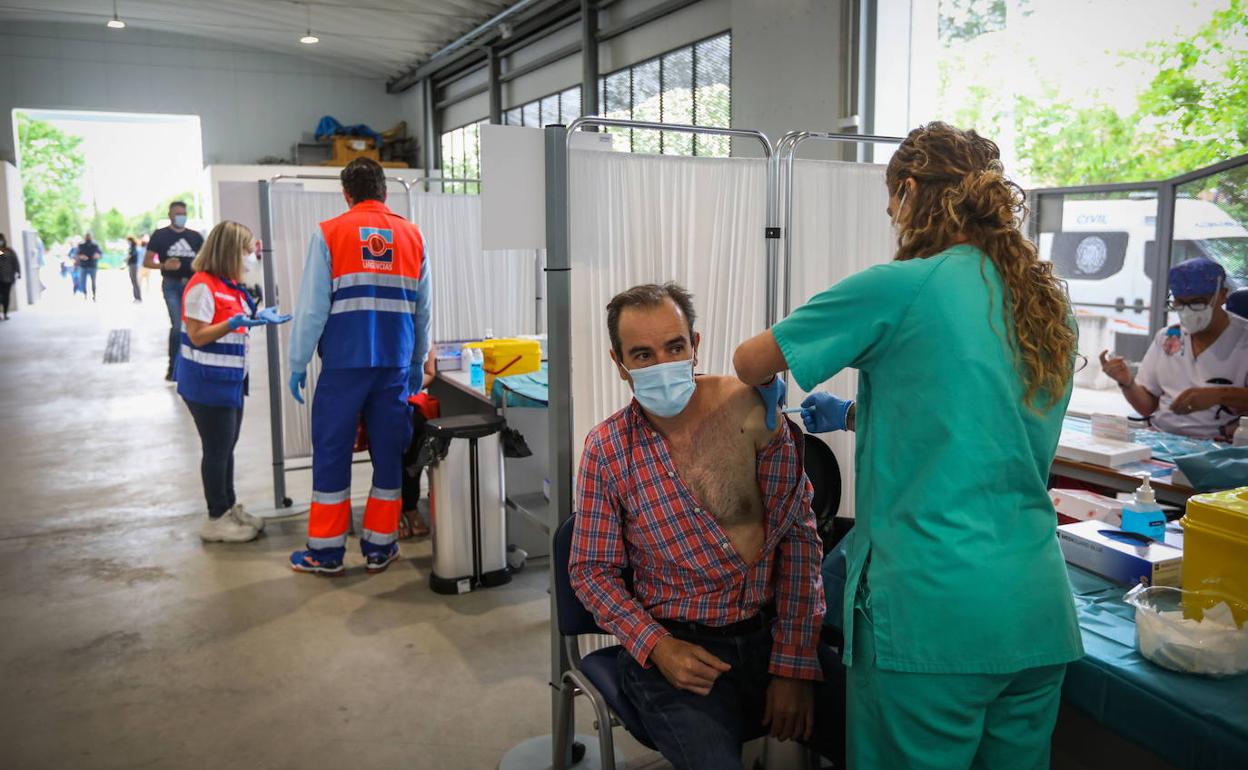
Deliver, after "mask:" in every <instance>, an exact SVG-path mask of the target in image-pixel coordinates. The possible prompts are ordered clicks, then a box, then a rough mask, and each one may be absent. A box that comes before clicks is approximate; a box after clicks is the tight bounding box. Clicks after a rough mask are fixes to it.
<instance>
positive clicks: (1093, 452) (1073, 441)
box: [1057, 430, 1153, 468]
mask: <svg viewBox="0 0 1248 770" xmlns="http://www.w3.org/2000/svg"><path fill="white" fill-rule="evenodd" d="M1057 456H1058V457H1060V458H1062V459H1063V460H1073V461H1075V462H1081V463H1092V464H1094V465H1103V466H1105V467H1107V468H1117V467H1119V466H1122V465H1129V464H1131V463H1137V462H1142V461H1144V460H1148V459H1150V458H1152V456H1153V450H1152V447H1148V446H1145V445H1143V444H1132V443H1129V442H1126V441H1114V440H1113V439H1107V438H1096V437H1094V436H1089V435H1088V434H1086V433H1076V432H1074V431H1066V430H1064V431H1062V436H1061V438H1060V439H1058V441H1057Z"/></svg>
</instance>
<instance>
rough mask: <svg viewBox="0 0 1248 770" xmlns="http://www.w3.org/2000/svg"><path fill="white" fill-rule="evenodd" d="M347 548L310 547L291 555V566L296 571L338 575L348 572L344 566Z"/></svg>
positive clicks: (331, 575)
mask: <svg viewBox="0 0 1248 770" xmlns="http://www.w3.org/2000/svg"><path fill="white" fill-rule="evenodd" d="M345 553H346V549H345V548H309V549H308V550H306V551H295V552H294V553H292V554H291V555H290V568H291V569H293V570H294V571H295V572H307V573H310V574H313V575H328V576H330V577H337V576H339V575H343V574H345V573H346V568H345V567H343V566H342V557H343V555H344V554H345Z"/></svg>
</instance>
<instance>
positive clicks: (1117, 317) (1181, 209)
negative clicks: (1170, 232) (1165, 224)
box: [1039, 197, 1248, 369]
mask: <svg viewBox="0 0 1248 770" xmlns="http://www.w3.org/2000/svg"><path fill="white" fill-rule="evenodd" d="M1174 213H1175V217H1174V249H1173V254H1172V259H1173V261H1174V262H1175V263H1177V262H1181V261H1182V260H1185V259H1189V258H1191V257H1196V256H1206V257H1211V258H1213V259H1216V260H1217V261H1218V262H1220V263H1221V264H1222V265H1223V266H1225V267H1226V268H1227V273H1228V276H1229V283H1230V287H1229V288H1231V289H1232V290H1234V289H1236V288H1240V287H1242V286H1243V285H1244V284H1245V282H1246V278H1248V230H1245V229H1244V227H1243V225H1241V224H1240V223H1238V222H1236V221H1235V219H1234V218H1232V217H1231V216H1230V215H1229V214H1227V213H1226V212H1224V211H1223V210H1222V209H1221V208H1219V207H1218V205H1217V204H1215V203H1213V202H1211V201H1206V200H1199V199H1195V198H1179V199H1178V200H1176V201H1175V212H1174ZM1156 221H1157V200H1156V199H1155V198H1147V197H1140V198H1123V199H1118V200H1066V201H1064V202H1063V205H1062V226H1061V232H1057V233H1041V234H1040V244H1039V246H1040V256H1041V258H1042V259H1048V260H1052V262H1053V265H1054V268H1055V269H1056V271H1057V273H1058V274H1059V275H1060V276H1062V278H1064V279H1066V281H1067V282H1068V283H1069V286H1070V298H1071V300H1072V301H1073V302H1074V304H1075V309H1076V312H1077V313H1078V315H1079V316H1080V332H1081V336H1087V337H1088V339H1087V340H1086V344H1085V341H1083V340H1081V343H1080V346H1079V347H1080V352H1081V353H1082V354H1083V355H1085V356H1088V357H1089V359H1090V363H1094V362H1095V360H1096V355H1097V354H1098V353H1100V351H1101V350H1103V349H1105V348H1109V349H1110V350H1114V351H1117V353H1118V354H1119V355H1123V356H1125V357H1126V358H1127V359H1128V360H1132V361H1139V360H1140V359H1141V358H1143V355H1144V351H1145V350H1146V349H1147V347H1148V342H1149V335H1148V325H1149V306H1150V304H1151V303H1152V291H1153V281H1152V279H1151V278H1150V277H1149V276H1150V275H1153V274H1155V273H1156V272H1157V268H1156V264H1157V244H1156V241H1155V238H1156ZM1102 319H1103V320H1102ZM1089 322H1093V323H1089ZM1090 332H1091V333H1090ZM1096 332H1100V333H1096ZM1093 348H1095V350H1093ZM1089 368H1095V369H1099V368H1100V367H1099V366H1095V367H1092V366H1090V367H1089Z"/></svg>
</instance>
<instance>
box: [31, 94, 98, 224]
mask: <svg viewBox="0 0 1248 770" xmlns="http://www.w3.org/2000/svg"><path fill="white" fill-rule="evenodd" d="M17 137H18V148H19V150H18V151H19V158H20V163H21V172H22V195H23V196H24V197H25V199H26V212H27V218H28V219H29V220H30V223H31V224H32V225H33V226H34V228H35V230H36V231H38V233H39V237H40V238H42V239H43V242H44V243H46V244H49V245H51V244H55V243H61V242H62V241H64V240H65V239H66V238H68V237H70V236H71V235H75V234H77V233H79V232H80V231H81V229H82V188H81V180H82V172H83V168H84V167H85V166H86V160H85V159H84V157H83V153H82V149H81V144H82V139H80V138H79V137H76V136H71V135H70V134H66V133H65V132H63V131H61V130H60V129H58V128H56V127H55V126H53V125H52V124H50V123H48V122H46V121H42V120H34V119H32V118H29V117H27V116H26V115H23V114H22V113H18V115H17Z"/></svg>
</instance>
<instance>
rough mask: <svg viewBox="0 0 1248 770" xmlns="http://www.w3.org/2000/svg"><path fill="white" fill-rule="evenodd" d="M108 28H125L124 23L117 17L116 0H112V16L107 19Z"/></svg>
mask: <svg viewBox="0 0 1248 770" xmlns="http://www.w3.org/2000/svg"><path fill="white" fill-rule="evenodd" d="M108 28H109V29H125V28H126V23H125V22H124V21H122V20H121V19H119V18H117V0H113V18H111V19H109V20H108Z"/></svg>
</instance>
